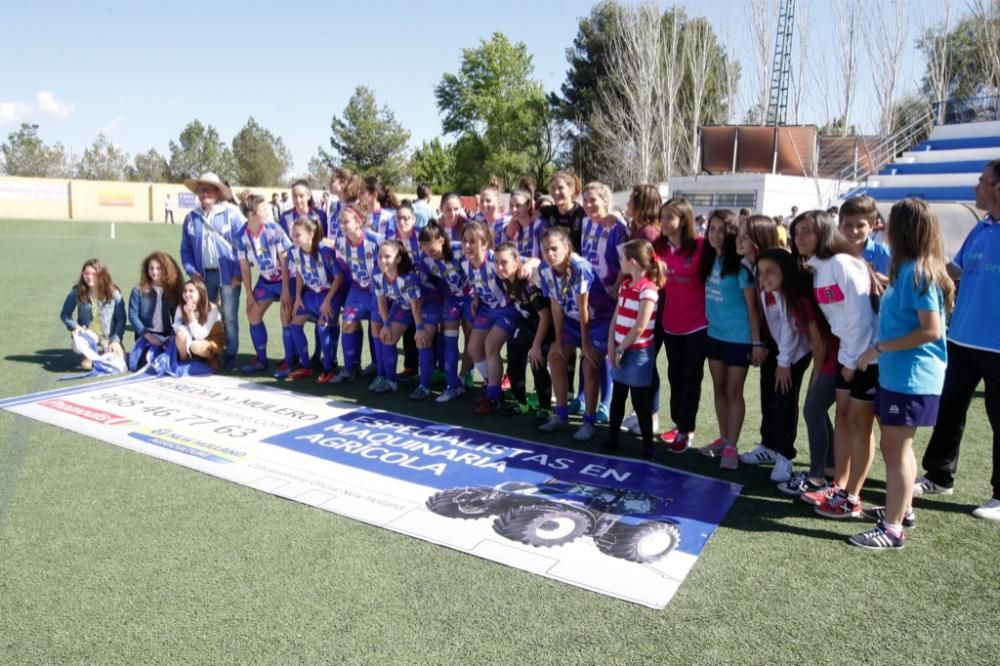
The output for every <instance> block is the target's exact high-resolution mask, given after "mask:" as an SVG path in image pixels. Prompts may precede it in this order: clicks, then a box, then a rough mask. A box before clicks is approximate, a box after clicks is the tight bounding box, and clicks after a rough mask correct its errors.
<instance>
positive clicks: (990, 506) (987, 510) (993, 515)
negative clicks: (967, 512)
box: [972, 497, 1000, 522]
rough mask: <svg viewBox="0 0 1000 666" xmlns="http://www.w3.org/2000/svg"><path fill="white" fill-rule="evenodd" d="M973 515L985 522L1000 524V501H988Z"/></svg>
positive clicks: (994, 499)
mask: <svg viewBox="0 0 1000 666" xmlns="http://www.w3.org/2000/svg"><path fill="white" fill-rule="evenodd" d="M972 515H973V516H975V517H976V518H982V519H983V520H995V521H997V522H1000V499H997V498H995V497H994V498H992V499H989V500H987V501H986V503H985V504H983V505H982V506H980V507H979V508H978V509H976V510H975V511H973V512H972Z"/></svg>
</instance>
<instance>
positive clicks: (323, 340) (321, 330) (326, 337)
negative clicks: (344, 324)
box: [316, 324, 333, 372]
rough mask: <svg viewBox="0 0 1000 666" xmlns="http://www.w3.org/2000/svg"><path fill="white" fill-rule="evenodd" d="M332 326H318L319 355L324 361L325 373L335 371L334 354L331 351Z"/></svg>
mask: <svg viewBox="0 0 1000 666" xmlns="http://www.w3.org/2000/svg"><path fill="white" fill-rule="evenodd" d="M331 328H332V327H331V326H326V325H324V324H316V335H317V336H318V337H319V353H320V358H321V359H323V372H330V371H332V370H333V353H332V350H331V349H330V345H331V342H330V329H331Z"/></svg>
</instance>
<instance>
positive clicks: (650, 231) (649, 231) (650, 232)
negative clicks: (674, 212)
mask: <svg viewBox="0 0 1000 666" xmlns="http://www.w3.org/2000/svg"><path fill="white" fill-rule="evenodd" d="M659 238H660V225H658V224H647V225H646V226H644V227H639V228H638V229H636V230H635V233H634V234H632V240H638V239H642V240H648V241H649V242H650V243H655V242H656V241H657V240H658V239H659Z"/></svg>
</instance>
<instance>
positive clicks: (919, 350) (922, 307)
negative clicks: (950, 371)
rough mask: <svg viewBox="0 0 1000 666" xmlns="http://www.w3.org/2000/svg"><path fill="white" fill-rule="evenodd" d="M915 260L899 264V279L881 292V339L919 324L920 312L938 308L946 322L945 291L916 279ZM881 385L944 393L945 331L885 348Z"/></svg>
mask: <svg viewBox="0 0 1000 666" xmlns="http://www.w3.org/2000/svg"><path fill="white" fill-rule="evenodd" d="M915 265H916V264H915V263H914V262H912V261H907V262H906V263H905V264H903V265H902V266H900V268H899V272H898V274H897V275H896V279H895V280H894V281H893V282H892V283H891V284H889V286H888V287H887V288H886V290H885V293H884V294H882V303H881V305H880V307H879V316H878V339H879V341H880V342H886V341H889V340H895V339H896V338H900V337H902V336H904V335H906V334H908V333H911V332H913V331H915V330H917V329H918V328H920V314H919V313H920V312H921V311H924V312H937V313H938V316H940V317H941V323H942V326H943V324H944V320H945V319H944V295H943V294H942V293H941V288H940V287H939V286H938V285H936V284H931V285H930V287H929V288H928V289H927V290H926V291H925V290H924V287H923V286H922V285H915V284H914V283H913V269H914V266H915ZM878 364H879V377H878V383H879V386H881V387H883V388H886V389H888V390H890V391H895V392H896V393H906V394H909V395H941V389H942V387H943V386H944V370H945V366H946V365H947V364H948V352H947V349H946V344H945V335H944V332H943V330H942V334H941V338H940V339H939V340H935V341H934V342H928V343H925V344H922V345H920V346H919V347H914V348H912V349H905V350H903V351H892V352H889V351H887V352H882V354H881V355H880V356H879V360H878Z"/></svg>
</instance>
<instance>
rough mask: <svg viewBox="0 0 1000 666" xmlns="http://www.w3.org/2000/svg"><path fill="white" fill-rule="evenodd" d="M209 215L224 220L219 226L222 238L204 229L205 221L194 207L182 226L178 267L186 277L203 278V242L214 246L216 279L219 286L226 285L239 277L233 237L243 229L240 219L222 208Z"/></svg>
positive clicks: (219, 207) (199, 210)
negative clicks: (216, 260)
mask: <svg viewBox="0 0 1000 666" xmlns="http://www.w3.org/2000/svg"><path fill="white" fill-rule="evenodd" d="M209 215H210V216H211V217H212V218H213V219H215V218H219V217H221V218H223V219H222V222H221V226H222V228H223V229H224V232H223V233H222V234H221V237H220V236H219V235H218V234H215V233H212V232H210V231H207V230H206V229H205V225H206V224H207V223H208V220H206V218H205V214H204V212H202V210H201V209H200V208H195V209H194V210H192V211H191V212H190V213H188V214H187V217H185V218H184V224H183V225H182V227H181V264H182V265H183V266H184V271H185V272H186V273H187V274H188V275H192V274H194V273H197V274H198V275H200V276H201V277H202V279H204V277H205V268H204V266H203V264H202V256H201V254H202V253H201V244H202V242H206V241H207V242H209V243H215V247H216V250H217V252H218V255H219V277H220V278H221V280H222V284H224V285H225V284H228V283H229V282H230V281H231V280H232V279H233V278H234V277H236V278H238V277H240V264H239V259H238V258H237V256H236V237H237V236H238V235H239V232H240V227H241V226H243V225H242V223H241V221H240V220H239V217H238V216H237V215H235V214H234V213H233V212H232V211H230V210H229V209H228V208H226V207H225V206H222V205H218V206H216V207H215V208H213V209H212V211H211V212H210V213H209Z"/></svg>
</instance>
